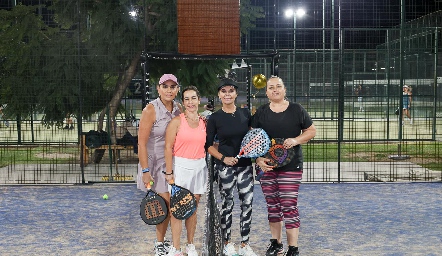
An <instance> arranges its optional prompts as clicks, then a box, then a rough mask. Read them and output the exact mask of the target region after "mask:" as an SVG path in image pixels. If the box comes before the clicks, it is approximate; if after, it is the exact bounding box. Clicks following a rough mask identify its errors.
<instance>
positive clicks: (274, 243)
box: [260, 172, 284, 256]
mask: <svg viewBox="0 0 442 256" xmlns="http://www.w3.org/2000/svg"><path fill="white" fill-rule="evenodd" d="M277 176H278V174H277V173H276V172H266V173H265V175H263V176H262V177H261V180H260V182H261V187H262V192H263V193H264V197H265V200H266V203H267V215H268V216H267V218H268V220H269V226H270V233H271V235H272V237H271V239H270V245H269V246H268V247H267V251H266V254H265V255H266V256H275V255H278V254H281V253H282V252H283V251H284V246H283V244H282V225H283V216H282V212H281V211H282V210H281V202H280V196H279V187H278V179H277Z"/></svg>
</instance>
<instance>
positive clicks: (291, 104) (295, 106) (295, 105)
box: [289, 102, 304, 110]
mask: <svg viewBox="0 0 442 256" xmlns="http://www.w3.org/2000/svg"><path fill="white" fill-rule="evenodd" d="M289 108H292V109H297V110H304V107H303V106H302V105H301V104H299V103H297V102H289Z"/></svg>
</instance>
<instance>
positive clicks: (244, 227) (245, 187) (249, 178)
mask: <svg viewBox="0 0 442 256" xmlns="http://www.w3.org/2000/svg"><path fill="white" fill-rule="evenodd" d="M237 169H238V183H237V189H238V195H239V199H240V201H241V216H240V232H241V243H242V244H243V245H245V244H247V243H248V242H249V234H250V226H251V224H252V203H253V188H254V184H253V168H252V166H247V167H237Z"/></svg>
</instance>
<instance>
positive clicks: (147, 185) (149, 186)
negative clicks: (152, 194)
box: [144, 180, 153, 189]
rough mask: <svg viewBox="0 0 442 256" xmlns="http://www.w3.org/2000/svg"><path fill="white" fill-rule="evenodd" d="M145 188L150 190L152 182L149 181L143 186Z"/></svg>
mask: <svg viewBox="0 0 442 256" xmlns="http://www.w3.org/2000/svg"><path fill="white" fill-rule="evenodd" d="M144 185H145V186H146V188H147V189H150V188H151V187H152V185H153V180H151V181H149V183H148V184H144Z"/></svg>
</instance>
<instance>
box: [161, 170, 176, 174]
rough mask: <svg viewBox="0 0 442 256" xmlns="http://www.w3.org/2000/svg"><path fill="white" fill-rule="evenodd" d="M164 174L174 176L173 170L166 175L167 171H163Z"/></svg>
mask: <svg viewBox="0 0 442 256" xmlns="http://www.w3.org/2000/svg"><path fill="white" fill-rule="evenodd" d="M162 173H164V175H172V174H173V170H172V172H171V173H166V171H162Z"/></svg>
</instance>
